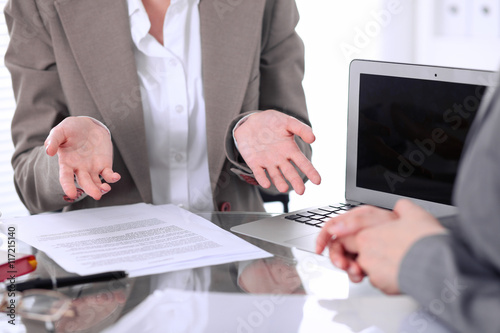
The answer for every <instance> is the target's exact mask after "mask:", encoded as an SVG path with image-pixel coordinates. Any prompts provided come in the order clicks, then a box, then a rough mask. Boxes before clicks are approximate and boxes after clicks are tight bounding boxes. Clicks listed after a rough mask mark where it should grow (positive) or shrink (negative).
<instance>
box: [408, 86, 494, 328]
mask: <svg viewBox="0 0 500 333" xmlns="http://www.w3.org/2000/svg"><path fill="white" fill-rule="evenodd" d="M499 125H500V90H498V89H497V91H496V92H495V93H494V95H493V98H492V99H491V101H490V102H489V103H488V102H486V105H485V106H484V107H483V106H482V107H481V109H480V110H479V111H478V114H477V115H476V118H475V120H474V124H473V127H472V128H471V130H470V132H469V135H468V137H467V145H466V151H465V152H464V154H463V158H462V160H461V162H460V168H459V174H458V177H457V180H456V185H455V191H454V203H455V204H456V206H457V207H458V211H459V214H458V215H457V216H456V217H455V218H454V220H453V221H450V220H449V221H447V224H448V225H453V228H451V229H450V232H449V233H448V234H446V235H439V236H430V237H426V238H423V239H422V240H420V241H418V242H417V243H415V244H414V245H413V246H412V247H411V248H410V250H409V252H408V253H407V254H406V256H405V258H404V259H403V262H402V264H401V267H400V274H399V282H400V288H401V290H402V291H403V292H405V293H407V294H409V295H411V296H413V297H414V298H415V299H416V300H418V301H419V302H420V303H421V304H422V305H423V306H424V309H426V310H427V311H429V312H430V313H431V314H432V315H434V316H436V317H438V318H440V319H441V320H443V321H445V322H446V323H448V324H449V325H451V326H453V327H454V328H455V329H457V330H458V331H459V332H500V317H499V314H500V242H499V241H498V235H500V218H499V216H500V205H499V202H500V174H499V172H498V166H499V165H500V150H499V149H498V142H500V132H499V131H498V126H499Z"/></svg>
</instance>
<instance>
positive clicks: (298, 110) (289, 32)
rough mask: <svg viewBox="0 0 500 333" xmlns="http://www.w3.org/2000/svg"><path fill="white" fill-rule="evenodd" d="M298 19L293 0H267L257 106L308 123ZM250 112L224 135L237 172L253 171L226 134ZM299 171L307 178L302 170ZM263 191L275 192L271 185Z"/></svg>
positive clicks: (305, 148) (308, 153)
mask: <svg viewBox="0 0 500 333" xmlns="http://www.w3.org/2000/svg"><path fill="white" fill-rule="evenodd" d="M298 20H299V14H298V11H297V7H296V4H295V1H294V0H270V1H267V2H266V6H265V9H264V16H263V22H262V39H261V53H260V68H259V69H260V83H259V87H260V88H259V110H267V109H274V110H277V111H281V112H284V113H286V114H288V115H290V116H293V117H295V118H297V119H299V120H300V121H302V122H304V123H305V124H307V125H311V124H310V122H309V116H308V113H307V108H306V102H305V96H304V90H303V88H302V79H303V77H304V44H303V43H302V40H301V39H300V37H299V36H298V35H297V33H296V31H295V26H296V25H297V23H298ZM243 111H245V110H243ZM251 112H255V111H248V112H245V113H242V114H241V115H240V116H239V117H237V118H236V119H234V120H233V122H232V123H231V125H230V127H229V129H230V130H229V132H228V135H227V136H226V154H227V156H228V158H229V160H230V162H232V163H233V165H234V166H235V168H236V169H237V170H238V171H239V172H241V173H243V174H246V175H250V176H251V175H252V172H251V170H250V169H249V168H248V166H246V164H245V163H244V162H243V160H242V159H241V157H240V156H239V153H238V151H237V149H236V147H235V146H234V142H233V141H232V135H229V134H230V132H231V131H232V129H233V128H234V125H235V124H236V123H237V122H238V121H239V120H240V119H241V118H242V117H244V116H245V115H247V114H249V113H251ZM296 142H297V144H298V146H299V148H300V149H301V151H302V152H303V153H304V155H306V156H307V157H308V158H309V159H310V158H311V155H312V152H311V147H310V145H308V144H306V143H304V142H303V141H302V140H301V139H300V138H296ZM300 175H301V176H302V178H303V179H304V180H306V177H305V176H304V175H303V174H302V173H301V172H300ZM290 188H291V187H290ZM266 191H269V192H271V193H278V191H277V190H276V188H275V187H274V186H272V187H271V189H269V190H266Z"/></svg>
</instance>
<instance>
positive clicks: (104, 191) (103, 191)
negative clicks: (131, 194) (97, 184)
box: [101, 189, 109, 194]
mask: <svg viewBox="0 0 500 333" xmlns="http://www.w3.org/2000/svg"><path fill="white" fill-rule="evenodd" d="M108 192H109V190H108V191H106V190H103V189H101V194H106V193H108Z"/></svg>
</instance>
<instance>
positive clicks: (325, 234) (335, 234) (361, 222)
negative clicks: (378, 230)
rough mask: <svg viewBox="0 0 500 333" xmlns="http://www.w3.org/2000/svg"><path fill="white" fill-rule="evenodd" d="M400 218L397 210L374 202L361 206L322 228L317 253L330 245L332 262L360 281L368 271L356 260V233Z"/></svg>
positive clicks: (356, 280)
mask: <svg viewBox="0 0 500 333" xmlns="http://www.w3.org/2000/svg"><path fill="white" fill-rule="evenodd" d="M396 218H397V216H396V214H395V213H394V212H391V211H389V210H386V209H380V208H376V207H373V206H361V207H357V208H354V209H352V210H350V211H349V212H347V213H345V214H342V215H339V216H337V217H335V218H333V219H331V220H330V221H328V222H327V223H326V224H325V226H324V227H323V228H322V229H321V232H320V234H319V235H318V238H317V240H316V253H322V252H323V250H324V249H325V248H326V247H328V250H329V256H330V260H331V261H332V263H333V264H334V265H335V266H337V267H338V268H340V269H343V270H345V271H346V272H347V273H348V275H349V278H350V279H351V281H353V282H360V281H361V280H362V279H363V277H364V276H365V273H364V272H363V269H362V268H361V266H360V265H359V263H358V262H357V260H356V259H357V255H358V251H359V249H358V244H357V243H356V242H357V239H356V235H357V234H358V232H360V231H362V230H363V229H366V228H369V227H373V226H376V225H379V224H383V223H387V222H389V221H392V220H395V219H396Z"/></svg>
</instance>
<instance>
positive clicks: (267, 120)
mask: <svg viewBox="0 0 500 333" xmlns="http://www.w3.org/2000/svg"><path fill="white" fill-rule="evenodd" d="M295 135H298V136H299V137H300V138H301V139H302V140H303V141H304V142H306V143H309V144H311V143H313V142H314V140H315V137H314V134H313V132H312V130H311V128H310V127H309V126H307V125H305V124H304V123H302V122H300V121H299V120H297V119H295V118H293V117H290V116H288V115H286V114H284V113H281V112H278V111H274V110H267V111H263V112H259V113H254V114H252V115H251V116H249V117H248V119H247V120H246V121H245V122H244V123H243V124H242V125H241V126H239V127H238V128H237V129H236V130H235V132H234V137H235V139H236V142H237V143H238V150H239V152H240V154H241V156H242V157H243V159H244V160H245V162H246V164H247V165H248V166H249V167H250V169H252V171H253V173H254V176H255V179H256V180H257V182H258V183H259V185H260V186H262V187H264V188H269V187H270V186H271V181H272V183H273V184H274V185H275V186H276V188H277V189H278V191H280V192H286V191H287V190H288V185H287V183H286V181H285V179H286V180H288V181H289V182H290V184H291V185H292V187H293V189H294V190H295V192H297V193H298V194H303V193H304V190H305V186H304V181H303V180H302V178H301V177H300V175H299V173H298V172H297V170H296V169H295V166H297V168H299V170H301V171H302V172H303V173H304V174H305V175H306V177H307V178H309V179H310V180H311V182H313V183H314V184H319V183H320V182H321V177H320V175H319V173H318V171H316V169H315V168H314V166H313V165H312V163H311V162H310V161H309V160H308V159H307V157H306V156H304V154H303V153H302V152H301V151H300V149H299V147H298V146H297V144H296V143H295V140H294V137H295ZM266 172H267V174H268V175H269V178H270V179H271V181H269V178H268V177H267V175H266Z"/></svg>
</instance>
